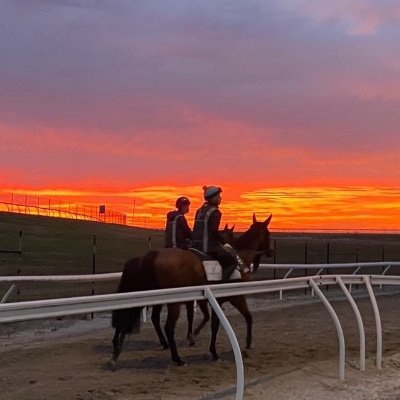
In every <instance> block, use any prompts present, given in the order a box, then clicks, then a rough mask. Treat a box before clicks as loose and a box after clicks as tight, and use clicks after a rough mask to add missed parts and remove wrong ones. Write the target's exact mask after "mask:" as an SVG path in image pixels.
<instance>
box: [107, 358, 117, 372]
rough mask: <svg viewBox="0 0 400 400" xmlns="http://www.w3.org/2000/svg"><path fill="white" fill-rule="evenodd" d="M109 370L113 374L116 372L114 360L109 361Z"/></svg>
mask: <svg viewBox="0 0 400 400" xmlns="http://www.w3.org/2000/svg"><path fill="white" fill-rule="evenodd" d="M108 366H109V367H110V370H111V371H113V372H115V371H116V370H117V362H116V361H115V360H110V361H109V363H108Z"/></svg>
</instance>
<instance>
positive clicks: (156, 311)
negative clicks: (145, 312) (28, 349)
mask: <svg viewBox="0 0 400 400" xmlns="http://www.w3.org/2000/svg"><path fill="white" fill-rule="evenodd" d="M161 309H162V304H157V305H155V306H153V310H152V312H151V322H152V323H153V326H154V329H155V330H156V333H157V336H158V339H159V341H160V344H161V346H162V347H163V350H166V349H168V343H167V340H166V339H165V337H164V335H163V332H162V329H161V325H160V315H161Z"/></svg>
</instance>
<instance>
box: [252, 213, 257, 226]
mask: <svg viewBox="0 0 400 400" xmlns="http://www.w3.org/2000/svg"><path fill="white" fill-rule="evenodd" d="M256 223H257V218H256V213H253V224H256Z"/></svg>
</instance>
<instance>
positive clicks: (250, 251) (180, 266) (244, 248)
mask: <svg viewBox="0 0 400 400" xmlns="http://www.w3.org/2000/svg"><path fill="white" fill-rule="evenodd" d="M271 217H272V215H270V216H269V217H268V218H267V219H266V220H265V221H263V222H258V221H257V219H256V217H255V215H253V223H252V225H251V226H250V227H249V229H248V230H247V231H246V232H244V233H243V234H242V235H240V237H238V238H237V239H236V240H234V248H235V250H236V251H237V254H238V256H239V257H240V259H241V261H242V262H241V263H239V267H238V269H239V271H240V274H241V279H240V281H248V280H250V279H251V273H252V268H251V266H252V263H253V261H257V262H259V257H260V255H262V254H265V255H267V256H270V255H271V252H272V250H271V247H270V233H269V230H268V225H269V223H270V221H271ZM209 283H210V282H208V281H207V277H206V274H205V272H204V268H203V265H202V263H201V261H200V259H199V258H198V257H197V256H196V255H195V254H193V253H192V252H190V251H185V250H180V249H174V248H168V249H160V250H157V251H149V252H148V253H147V254H145V255H144V256H143V257H142V258H140V257H137V258H134V259H132V260H129V261H128V262H127V263H126V264H125V267H124V270H123V273H122V276H121V280H120V283H119V287H118V292H119V293H122V292H132V291H142V290H152V289H165V288H174V287H185V286H197V285H208V284H209ZM225 301H229V302H230V303H231V304H232V305H233V306H234V307H235V308H236V309H237V310H238V311H239V312H240V313H241V314H242V315H243V317H244V318H245V321H246V324H247V335H246V348H250V347H251V342H252V317H251V314H250V312H249V309H248V306H247V302H246V299H245V297H244V296H232V297H227V298H223V299H218V302H219V303H220V304H222V303H223V302H225ZM140 311H141V308H130V309H122V310H115V311H113V316H112V326H113V328H115V334H114V338H113V341H112V342H113V346H114V351H113V357H112V360H111V367H112V369H115V368H116V362H117V359H118V356H119V355H120V354H121V350H122V345H123V342H124V339H125V335H126V334H127V333H130V332H132V331H133V330H134V329H135V327H137V326H138V325H139V324H140ZM179 312H180V304H179V303H172V304H168V316H167V321H166V324H165V333H166V336H167V341H168V344H169V348H170V351H171V358H172V361H173V362H175V363H176V364H177V365H184V364H185V363H184V362H183V361H182V360H181V358H180V357H179V355H178V351H177V347H176V343H175V338H174V336H175V335H174V334H175V325H176V322H177V320H178V318H179ZM219 324H220V323H219V319H218V316H217V315H216V313H215V312H214V311H213V313H212V323H211V342H210V348H209V349H210V352H211V354H212V357H213V358H214V360H217V359H219V356H218V354H217V351H216V339H217V333H218V330H219Z"/></svg>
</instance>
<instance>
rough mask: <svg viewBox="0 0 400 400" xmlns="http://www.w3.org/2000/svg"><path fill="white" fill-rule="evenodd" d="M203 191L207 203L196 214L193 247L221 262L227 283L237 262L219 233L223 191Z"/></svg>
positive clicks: (213, 188)
mask: <svg viewBox="0 0 400 400" xmlns="http://www.w3.org/2000/svg"><path fill="white" fill-rule="evenodd" d="M203 190H204V193H203V195H204V200H205V203H204V204H203V205H202V206H201V207H200V208H199V209H198V210H197V212H196V217H195V222H194V227H193V247H194V248H195V249H197V250H200V251H202V252H204V253H206V254H208V255H209V256H211V257H212V258H213V259H215V260H218V261H219V263H220V264H221V267H222V281H223V282H225V281H228V280H229V278H230V276H231V275H232V273H233V271H234V270H235V269H236V266H237V261H236V258H235V257H234V256H233V255H232V254H230V252H229V251H228V250H227V247H230V246H229V244H226V243H225V240H224V238H223V237H222V236H221V235H220V233H219V224H220V222H221V217H222V213H221V211H220V209H219V205H220V204H221V192H222V189H221V188H220V187H218V186H204V187H203ZM224 246H225V247H224Z"/></svg>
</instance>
